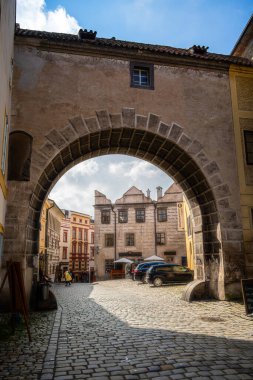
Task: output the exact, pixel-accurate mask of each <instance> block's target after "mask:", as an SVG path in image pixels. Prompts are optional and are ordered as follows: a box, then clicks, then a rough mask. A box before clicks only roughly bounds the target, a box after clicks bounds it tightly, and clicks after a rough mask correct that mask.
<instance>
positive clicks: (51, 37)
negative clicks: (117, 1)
mask: <svg viewBox="0 0 253 380" xmlns="http://www.w3.org/2000/svg"><path fill="white" fill-rule="evenodd" d="M16 36H18V37H26V38H38V39H41V40H46V41H49V42H50V41H54V42H56V43H57V42H61V43H65V42H67V43H71V44H73V45H76V46H77V45H78V46H82V45H85V47H87V45H92V46H94V47H101V48H106V47H108V48H113V49H115V50H117V49H121V50H122V49H124V50H129V51H132V52H134V51H140V50H141V51H143V52H150V53H154V54H159V55H160V56H164V57H169V56H177V57H181V58H194V59H195V60H196V59H199V60H206V61H213V62H215V63H227V64H239V65H244V66H251V67H253V62H252V61H250V60H249V59H247V58H242V57H234V56H231V55H223V54H215V53H208V52H207V53H204V54H196V53H194V50H193V49H192V48H190V49H180V48H174V47H171V46H162V45H151V44H144V43H139V42H129V41H121V40H117V39H115V38H95V39H93V40H89V39H80V38H79V37H78V35H75V34H65V33H54V32H42V31H36V30H29V29H20V28H17V29H16Z"/></svg>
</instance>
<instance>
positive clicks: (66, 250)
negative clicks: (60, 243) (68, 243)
mask: <svg viewBox="0 0 253 380" xmlns="http://www.w3.org/2000/svg"><path fill="white" fill-rule="evenodd" d="M67 257H68V249H67V247H63V248H62V259H63V260H66V259H67Z"/></svg>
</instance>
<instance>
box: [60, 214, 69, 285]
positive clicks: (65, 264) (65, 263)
mask: <svg viewBox="0 0 253 380" xmlns="http://www.w3.org/2000/svg"><path fill="white" fill-rule="evenodd" d="M62 212H63V213H64V218H62V220H61V234H60V260H59V272H60V277H61V281H62V280H64V272H65V271H66V270H69V260H70V250H71V240H70V234H71V222H70V215H69V211H68V210H62Z"/></svg>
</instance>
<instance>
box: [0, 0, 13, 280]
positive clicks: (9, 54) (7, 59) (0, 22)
mask: <svg viewBox="0 0 253 380" xmlns="http://www.w3.org/2000/svg"><path fill="white" fill-rule="evenodd" d="M15 18H16V1H15V0H9V1H6V0H0V47H1V48H0V78H1V80H0V165H1V166H0V265H1V261H2V250H3V236H4V231H5V212H6V203H7V201H6V200H7V166H8V165H7V159H8V140H9V131H10V123H11V93H12V71H13V56H14V43H13V41H14V33H15ZM7 228H11V229H15V228H17V227H16V226H13V225H9V227H7ZM16 232H17V231H16ZM0 279H1V272H0Z"/></svg>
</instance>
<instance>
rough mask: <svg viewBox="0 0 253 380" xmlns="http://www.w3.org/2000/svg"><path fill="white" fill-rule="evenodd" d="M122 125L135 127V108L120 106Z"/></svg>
mask: <svg viewBox="0 0 253 380" xmlns="http://www.w3.org/2000/svg"><path fill="white" fill-rule="evenodd" d="M122 119H123V127H125V128H135V108H126V107H125V108H122Z"/></svg>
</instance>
